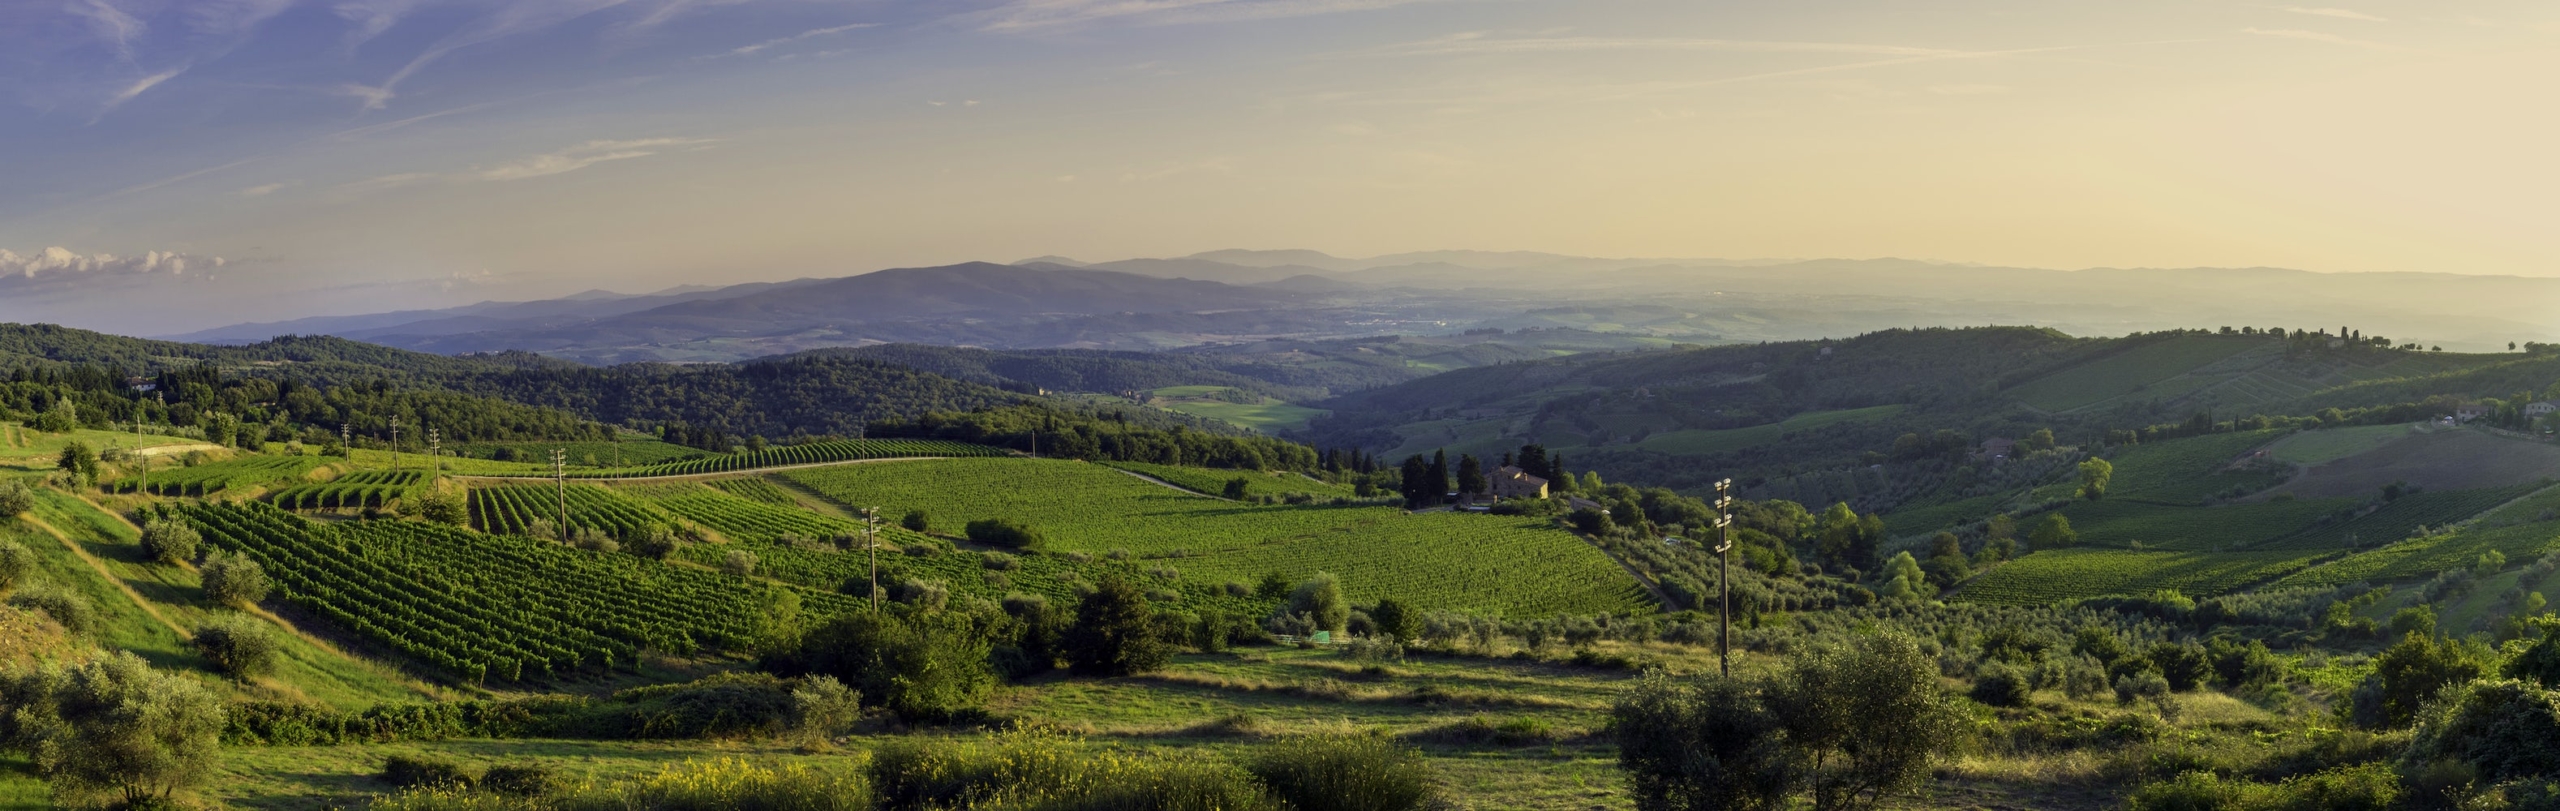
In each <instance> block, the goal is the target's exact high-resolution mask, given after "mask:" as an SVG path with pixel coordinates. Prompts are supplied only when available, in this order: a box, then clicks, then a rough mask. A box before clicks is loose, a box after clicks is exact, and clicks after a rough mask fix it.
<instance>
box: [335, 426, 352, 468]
mask: <svg viewBox="0 0 2560 811" xmlns="http://www.w3.org/2000/svg"><path fill="white" fill-rule="evenodd" d="M338 450H339V451H340V452H342V453H345V454H346V455H347V460H348V461H354V460H355V458H356V431H355V428H354V427H353V426H351V425H349V424H348V423H343V422H342V423H338Z"/></svg>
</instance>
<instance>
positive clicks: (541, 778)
mask: <svg viewBox="0 0 2560 811" xmlns="http://www.w3.org/2000/svg"><path fill="white" fill-rule="evenodd" d="M559 785H560V780H559V778H558V777H555V776H553V775H552V773H551V767H548V766H543V765H541V764H535V763H526V764H518V765H512V766H491V767H489V770H488V771H486V772H483V773H481V775H480V790H482V791H487V792H492V793H496V794H505V795H509V796H515V797H540V796H542V795H545V794H549V793H551V792H552V791H554V790H557V789H558V788H559Z"/></svg>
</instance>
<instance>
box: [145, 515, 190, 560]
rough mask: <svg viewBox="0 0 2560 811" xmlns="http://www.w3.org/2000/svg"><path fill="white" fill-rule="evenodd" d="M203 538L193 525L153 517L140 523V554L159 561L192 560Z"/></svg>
mask: <svg viewBox="0 0 2560 811" xmlns="http://www.w3.org/2000/svg"><path fill="white" fill-rule="evenodd" d="M203 543H204V539H203V538H202V537H200V536H198V535H196V530H195V528H194V527H190V526H187V525H186V524H184V523H180V522H178V521H173V520H170V519H167V518H155V519H152V520H151V521H150V522H149V523H146V524H143V525H142V554H143V556H144V557H145V558H147V559H150V560H154V561H158V562H161V563H184V562H187V561H190V560H194V559H195V557H196V547H197V546H200V545H202V544H203Z"/></svg>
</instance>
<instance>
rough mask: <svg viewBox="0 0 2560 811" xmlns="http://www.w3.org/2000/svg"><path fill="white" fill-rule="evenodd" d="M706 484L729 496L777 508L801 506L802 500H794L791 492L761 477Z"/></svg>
mask: <svg viewBox="0 0 2560 811" xmlns="http://www.w3.org/2000/svg"><path fill="white" fill-rule="evenodd" d="M705 483H706V484H709V485H711V486H712V487H715V488H718V489H719V490H720V492H723V493H728V494H729V495H733V496H737V497H739V498H743V499H746V500H748V501H760V502H764V503H766V504H771V505H774V506H777V507H798V506H800V500H799V499H797V498H793V497H792V496H791V492H790V491H787V490H784V489H782V487H781V486H780V485H776V484H774V483H773V482H771V481H769V480H766V479H765V478H764V477H761V476H744V477H739V478H734V479H712V480H711V481H709V482H705Z"/></svg>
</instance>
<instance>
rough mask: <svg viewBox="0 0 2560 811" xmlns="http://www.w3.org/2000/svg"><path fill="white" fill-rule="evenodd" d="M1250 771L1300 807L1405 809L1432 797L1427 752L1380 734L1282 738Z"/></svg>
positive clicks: (1316, 810)
mask: <svg viewBox="0 0 2560 811" xmlns="http://www.w3.org/2000/svg"><path fill="white" fill-rule="evenodd" d="M1245 769H1246V770H1247V771H1250V772H1252V773H1253V777H1254V779H1256V780H1260V781H1262V785H1263V786H1264V787H1265V788H1267V789H1269V790H1270V791H1271V794H1272V796H1274V797H1277V798H1279V799H1280V800H1281V801H1283V802H1286V803H1288V804H1289V807H1290V808H1292V809H1296V811H1403V810H1404V809H1410V808H1418V807H1421V805H1422V803H1423V801H1424V800H1427V799H1430V797H1431V770H1430V768H1429V767H1427V766H1424V765H1423V762H1422V753H1420V752H1417V751H1415V750H1414V749H1413V748H1411V747H1408V746H1405V745H1403V744H1399V743H1396V742H1395V741H1392V740H1389V739H1386V738H1382V737H1378V736H1375V735H1356V734H1355V735H1326V736H1316V737H1307V738H1296V739H1292V740H1286V741H1282V742H1280V743H1276V744H1272V745H1271V746H1269V747H1266V748H1265V749H1263V750H1262V752H1261V753H1260V754H1258V755H1256V756H1255V757H1254V758H1253V759H1252V761H1251V762H1250V763H1248V764H1246V766H1245Z"/></svg>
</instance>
